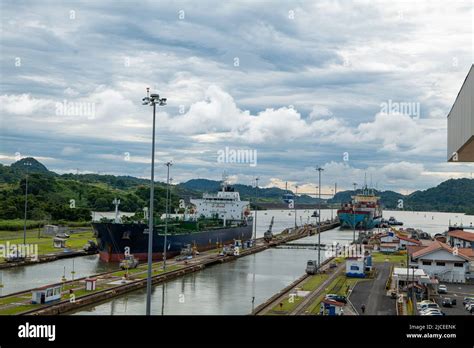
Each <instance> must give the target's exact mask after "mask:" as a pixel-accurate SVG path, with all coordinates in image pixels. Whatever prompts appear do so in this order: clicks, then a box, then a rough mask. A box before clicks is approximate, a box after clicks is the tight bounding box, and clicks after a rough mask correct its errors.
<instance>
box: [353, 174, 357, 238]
mask: <svg viewBox="0 0 474 348" xmlns="http://www.w3.org/2000/svg"><path fill="white" fill-rule="evenodd" d="M352 185H354V196H355V195H356V194H357V192H356V189H357V183H356V182H354V183H352ZM352 221H353V226H352V227H353V231H352V243H355V238H356V216H355V209H354V201H352Z"/></svg>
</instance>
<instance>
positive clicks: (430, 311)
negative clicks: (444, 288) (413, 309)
mask: <svg viewBox="0 0 474 348" xmlns="http://www.w3.org/2000/svg"><path fill="white" fill-rule="evenodd" d="M431 313H441V310H440V309H439V308H427V309H425V310H421V311H420V314H421V315H427V314H431Z"/></svg>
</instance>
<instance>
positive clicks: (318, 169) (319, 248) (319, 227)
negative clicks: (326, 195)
mask: <svg viewBox="0 0 474 348" xmlns="http://www.w3.org/2000/svg"><path fill="white" fill-rule="evenodd" d="M316 170H317V171H318V174H319V185H318V191H319V194H318V196H319V198H318V271H319V267H320V266H321V172H322V171H323V170H324V169H323V168H321V167H318V168H316Z"/></svg>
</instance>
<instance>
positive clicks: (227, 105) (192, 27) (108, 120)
mask: <svg viewBox="0 0 474 348" xmlns="http://www.w3.org/2000/svg"><path fill="white" fill-rule="evenodd" d="M0 4H1V5H0V6H1V11H0V17H1V22H2V27H1V35H0V52H1V54H0V64H1V70H0V74H1V75H0V77H1V79H0V105H1V106H0V163H2V164H10V163H12V162H14V161H16V160H18V159H20V158H23V157H29V156H32V157H35V158H36V159H38V160H39V161H41V162H42V163H43V164H45V165H46V166H47V167H48V169H50V170H53V171H56V172H58V173H66V172H73V173H100V174H105V173H107V174H114V175H132V176H136V177H143V178H147V177H149V176H150V163H151V159H150V158H151V136H152V117H153V115H152V107H151V106H149V105H142V102H141V101H142V98H143V97H144V96H145V95H146V88H147V87H149V88H150V90H151V92H152V93H158V94H159V95H160V96H161V97H164V98H167V105H166V106H158V107H157V113H156V152H155V156H156V162H157V164H156V179H157V180H160V181H161V180H164V179H165V178H166V166H165V165H164V163H165V162H168V161H173V166H172V167H171V177H172V178H173V182H174V183H178V182H184V181H187V180H189V179H193V178H207V179H215V180H219V179H220V178H221V177H222V175H223V173H225V174H226V175H228V176H229V178H230V180H231V181H233V182H238V183H242V184H254V183H255V180H254V179H255V178H256V177H259V178H260V180H259V185H260V186H265V187H269V186H278V187H285V183H286V182H288V185H289V188H290V189H294V187H295V185H298V186H299V188H298V192H307V193H311V192H314V191H315V190H316V186H317V185H318V172H317V171H316V168H317V167H321V168H323V169H324V171H322V173H321V187H322V191H323V194H331V193H332V192H333V191H332V190H333V189H334V185H335V183H337V189H338V190H342V189H350V188H352V187H353V183H357V184H358V185H359V187H360V186H361V185H362V184H363V183H364V178H365V177H367V183H368V184H371V183H372V186H374V187H376V188H378V189H381V190H395V191H398V192H401V193H410V192H413V191H414V190H419V189H426V188H429V187H432V186H436V185H437V184H439V183H440V182H442V181H445V180H447V179H450V178H461V177H468V178H470V177H472V174H471V173H472V172H474V166H473V164H466V163H464V164H463V163H447V134H446V133H447V120H446V117H447V114H448V113H449V110H450V108H451V106H452V104H453V103H454V100H455V98H456V96H457V93H458V92H459V89H460V88H461V85H462V82H463V81H464V79H465V77H466V75H467V73H468V71H469V69H470V67H471V65H472V62H473V60H474V48H473V47H474V41H473V25H474V24H473V19H472V18H473V15H474V12H473V11H474V10H473V8H474V5H473V1H456V0H454V1H449V2H446V1H444V2H443V1H436V0H435V1H416V2H412V1H335V0H329V1H319V0H318V1H276V0H275V1H232V2H223V1H199V2H196V1H153V2H152V1H150V2H148V1H140V2H132V1H123V0H120V1H100V2H98V1H92V0H87V1H68V2H60V1H41V2H38V1H6V0H2V1H1V3H0Z"/></svg>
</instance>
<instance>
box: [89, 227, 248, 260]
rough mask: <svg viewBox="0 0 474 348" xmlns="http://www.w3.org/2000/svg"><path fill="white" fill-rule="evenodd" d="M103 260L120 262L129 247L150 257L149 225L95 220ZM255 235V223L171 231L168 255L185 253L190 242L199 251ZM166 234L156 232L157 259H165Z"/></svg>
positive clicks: (138, 256) (140, 257)
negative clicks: (189, 230) (253, 233)
mask: <svg viewBox="0 0 474 348" xmlns="http://www.w3.org/2000/svg"><path fill="white" fill-rule="evenodd" d="M92 226H93V228H94V232H95V236H96V238H97V243H98V247H99V253H100V259H101V260H103V261H106V262H116V261H120V260H122V259H123V258H124V256H125V251H126V250H127V249H126V248H127V247H128V248H129V252H130V254H133V255H134V257H135V258H136V259H138V260H142V261H143V260H147V257H148V233H145V232H146V231H145V229H146V228H148V225H145V224H119V223H93V224H92ZM251 238H252V224H247V225H241V226H235V227H222V228H213V229H208V230H205V229H204V230H202V231H193V232H189V233H179V234H168V235H167V244H168V247H167V251H166V257H167V258H170V257H173V256H176V255H179V254H180V253H181V249H182V248H184V247H185V246H186V245H187V244H190V245H191V246H195V247H196V248H197V250H199V251H205V250H209V249H214V248H216V247H217V246H218V244H231V243H233V242H234V240H236V239H237V240H239V239H240V240H242V241H246V240H249V239H251ZM163 244H164V235H163V234H161V233H160V234H158V233H157V232H156V230H155V231H153V260H161V259H163Z"/></svg>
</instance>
